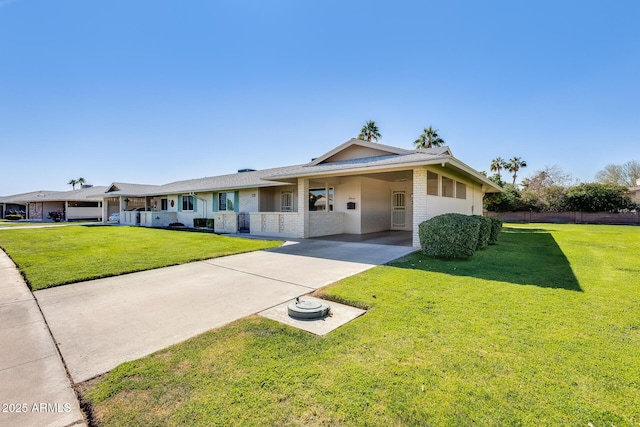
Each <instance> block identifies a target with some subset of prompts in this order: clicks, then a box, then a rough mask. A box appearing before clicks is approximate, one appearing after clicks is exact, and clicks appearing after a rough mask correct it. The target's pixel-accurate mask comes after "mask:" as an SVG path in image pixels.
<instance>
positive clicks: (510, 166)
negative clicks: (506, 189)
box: [507, 157, 527, 185]
mask: <svg viewBox="0 0 640 427" xmlns="http://www.w3.org/2000/svg"><path fill="white" fill-rule="evenodd" d="M526 167H527V162H525V161H524V160H522V159H521V158H520V157H513V158H512V159H509V162H508V163H507V170H508V171H509V172H511V173H512V174H513V185H516V177H517V176H518V171H519V170H520V168H526Z"/></svg>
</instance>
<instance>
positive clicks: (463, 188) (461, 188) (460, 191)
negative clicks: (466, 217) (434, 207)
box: [456, 181, 467, 199]
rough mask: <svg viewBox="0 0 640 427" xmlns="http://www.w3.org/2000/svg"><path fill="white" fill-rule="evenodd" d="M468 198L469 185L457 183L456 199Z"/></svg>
mask: <svg viewBox="0 0 640 427" xmlns="http://www.w3.org/2000/svg"><path fill="white" fill-rule="evenodd" d="M466 198H467V184H464V183H462V182H457V181H456V199H466Z"/></svg>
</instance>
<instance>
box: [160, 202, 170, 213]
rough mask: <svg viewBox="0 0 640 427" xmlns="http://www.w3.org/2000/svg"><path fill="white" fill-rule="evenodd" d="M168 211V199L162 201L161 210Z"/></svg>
mask: <svg viewBox="0 0 640 427" xmlns="http://www.w3.org/2000/svg"><path fill="white" fill-rule="evenodd" d="M167 209H168V205H167V199H160V210H161V211H166V210H167Z"/></svg>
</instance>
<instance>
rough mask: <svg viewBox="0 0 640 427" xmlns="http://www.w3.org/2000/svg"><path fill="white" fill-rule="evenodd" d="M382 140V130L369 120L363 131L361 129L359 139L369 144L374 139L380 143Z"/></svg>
mask: <svg viewBox="0 0 640 427" xmlns="http://www.w3.org/2000/svg"><path fill="white" fill-rule="evenodd" d="M380 138H382V135H380V129H378V125H377V124H376V122H374V121H373V120H368V121H367V123H366V124H365V125H364V126H362V129H360V134H359V135H358V139H361V140H363V141H369V142H371V140H372V139H374V140H375V141H376V142H378V140H379V139H380Z"/></svg>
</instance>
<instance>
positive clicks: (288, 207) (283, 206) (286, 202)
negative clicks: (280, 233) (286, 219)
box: [280, 191, 293, 212]
mask: <svg viewBox="0 0 640 427" xmlns="http://www.w3.org/2000/svg"><path fill="white" fill-rule="evenodd" d="M280 210H281V211H282V212H291V211H293V192H292V191H283V192H282V193H280Z"/></svg>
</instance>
